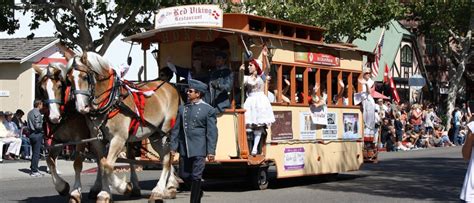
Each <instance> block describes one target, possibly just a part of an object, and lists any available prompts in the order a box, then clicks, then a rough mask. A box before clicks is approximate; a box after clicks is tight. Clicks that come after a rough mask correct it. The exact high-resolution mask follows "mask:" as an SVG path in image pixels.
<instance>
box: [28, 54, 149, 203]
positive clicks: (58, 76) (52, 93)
mask: <svg viewBox="0 0 474 203" xmlns="http://www.w3.org/2000/svg"><path fill="white" fill-rule="evenodd" d="M33 68H34V69H35V71H36V73H37V74H38V75H39V80H38V85H39V86H40V88H41V89H42V91H43V93H44V94H43V96H44V97H46V98H45V99H46V100H44V103H45V104H46V105H48V108H49V119H47V120H48V121H49V122H50V124H51V127H52V132H53V133H54V137H53V143H52V145H53V146H54V145H55V144H57V143H66V142H80V141H81V140H86V139H89V138H91V137H92V136H91V134H90V131H89V128H88V127H87V123H86V118H85V116H84V115H82V114H80V113H78V112H77V111H76V109H75V105H74V102H72V101H71V102H68V101H69V100H71V98H72V97H70V96H69V94H68V90H66V80H65V79H66V67H65V66H64V65H63V64H60V63H50V64H49V65H48V66H47V67H45V68H44V67H41V66H36V65H34V66H33ZM86 145H87V144H86V143H80V144H77V145H76V152H77V156H76V157H75V160H74V171H75V182H74V186H73V189H72V191H71V192H70V193H69V194H70V202H80V201H81V187H82V186H81V179H80V173H81V171H82V162H83V161H84V157H83V156H82V155H83V154H82V152H84V151H85V147H86ZM91 148H92V149H93V150H94V153H95V154H96V155H97V157H104V154H103V151H104V150H103V144H102V143H100V141H98V140H97V141H93V142H91ZM61 149H62V148H58V147H53V148H51V149H50V152H49V154H48V158H47V164H48V167H49V168H50V171H51V176H52V179H53V183H54V185H55V189H56V191H58V193H59V194H61V195H67V194H68V192H69V188H70V187H69V184H68V183H67V182H66V181H65V180H64V179H62V178H61V177H60V176H59V175H58V174H57V170H56V158H57V157H58V155H59V153H60V152H61ZM97 163H98V164H99V163H100V162H97ZM98 168H99V170H101V168H100V165H98ZM130 168H131V170H130V172H131V176H130V179H131V182H132V188H133V190H132V191H131V194H132V195H134V196H139V195H140V188H139V185H138V179H137V175H136V173H135V168H134V167H133V165H131V167H130ZM101 184H102V182H101V173H100V171H99V172H98V174H97V178H96V181H95V183H94V186H93V187H92V188H91V191H90V192H89V197H90V198H91V197H93V198H95V197H96V196H97V194H98V193H99V192H100V190H101V188H102V186H101Z"/></svg>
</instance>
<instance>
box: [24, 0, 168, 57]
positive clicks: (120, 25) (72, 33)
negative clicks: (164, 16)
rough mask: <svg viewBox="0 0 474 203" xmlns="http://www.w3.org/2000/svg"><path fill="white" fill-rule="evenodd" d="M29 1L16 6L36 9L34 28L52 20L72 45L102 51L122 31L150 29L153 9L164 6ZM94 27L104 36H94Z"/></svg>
mask: <svg viewBox="0 0 474 203" xmlns="http://www.w3.org/2000/svg"><path fill="white" fill-rule="evenodd" d="M25 2H26V3H22V4H21V5H16V7H15V8H16V9H18V10H22V11H24V12H27V11H30V12H32V13H33V19H32V23H31V24H30V29H31V30H32V31H34V30H35V29H37V28H38V27H39V25H40V22H48V21H52V22H53V23H54V25H55V27H56V30H57V32H56V34H57V36H58V37H59V38H61V39H62V40H63V41H64V42H66V43H67V44H68V45H70V46H74V45H77V46H79V47H80V48H81V49H82V50H83V51H95V52H97V53H99V54H101V55H103V54H104V53H105V51H106V50H107V48H108V47H109V45H110V44H111V43H112V41H113V40H114V39H115V38H116V37H117V36H118V35H120V34H125V35H127V34H130V33H136V32H140V31H141V30H138V29H139V28H144V29H150V28H151V25H152V22H151V20H152V18H153V11H155V10H156V9H157V8H159V6H160V3H159V1H146V0H137V1H125V0H117V1H113V2H108V1H64V0H52V1H44V0H37V1H25ZM91 30H99V34H100V37H99V38H97V39H93V34H92V33H91ZM33 36H34V34H32V35H30V37H33Z"/></svg>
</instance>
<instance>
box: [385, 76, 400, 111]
mask: <svg viewBox="0 0 474 203" xmlns="http://www.w3.org/2000/svg"><path fill="white" fill-rule="evenodd" d="M388 79H389V81H390V90H392V96H393V100H394V101H395V102H396V103H397V104H398V103H400V96H398V91H397V86H395V83H394V82H393V78H392V77H391V76H389V77H388Z"/></svg>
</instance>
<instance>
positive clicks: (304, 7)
mask: <svg viewBox="0 0 474 203" xmlns="http://www.w3.org/2000/svg"><path fill="white" fill-rule="evenodd" d="M241 11H242V12H244V13H251V14H255V15H260V16H266V17H270V18H276V19H281V20H288V21H292V22H297V23H302V24H307V25H314V26H318V27H322V28H325V29H327V32H326V33H325V40H326V41H327V42H341V41H343V39H345V41H346V42H349V43H351V42H352V41H353V40H355V39H365V34H366V33H368V32H370V31H371V30H373V29H375V28H377V27H381V26H387V23H388V22H389V21H390V20H392V19H401V18H402V17H403V14H404V13H405V9H404V7H403V6H401V5H400V4H398V3H396V2H393V1H387V2H385V1H373V2H370V1H369V2H367V3H361V2H359V1H345V0H341V1H291V2H287V3H284V2H280V1H274V0H265V1H246V2H245V3H244V4H243V5H241Z"/></svg>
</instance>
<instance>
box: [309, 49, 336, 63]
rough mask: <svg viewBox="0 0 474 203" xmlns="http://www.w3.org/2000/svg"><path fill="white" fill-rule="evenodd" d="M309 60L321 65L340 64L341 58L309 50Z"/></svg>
mask: <svg viewBox="0 0 474 203" xmlns="http://www.w3.org/2000/svg"><path fill="white" fill-rule="evenodd" d="M308 62H309V63H313V64H319V65H327V66H339V65H340V61H339V58H338V57H336V56H333V55H329V54H323V53H312V52H308Z"/></svg>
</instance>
